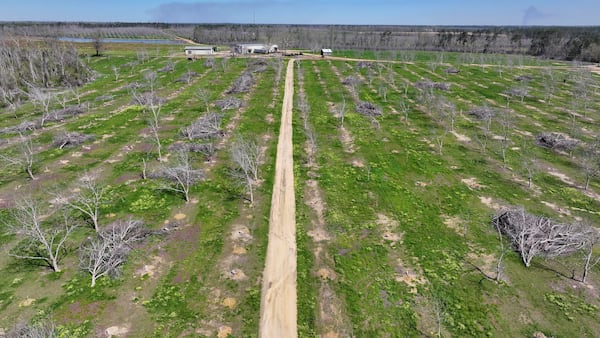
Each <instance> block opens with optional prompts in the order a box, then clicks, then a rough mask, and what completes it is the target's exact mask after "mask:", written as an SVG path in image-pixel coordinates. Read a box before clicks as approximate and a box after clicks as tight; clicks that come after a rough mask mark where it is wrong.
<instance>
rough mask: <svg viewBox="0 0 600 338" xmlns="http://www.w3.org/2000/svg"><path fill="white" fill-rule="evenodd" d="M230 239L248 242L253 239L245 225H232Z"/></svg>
mask: <svg viewBox="0 0 600 338" xmlns="http://www.w3.org/2000/svg"><path fill="white" fill-rule="evenodd" d="M231 239H232V240H234V241H238V242H249V241H251V240H252V239H253V237H252V235H250V230H249V229H248V227H247V226H245V225H234V226H233V230H232V231H231Z"/></svg>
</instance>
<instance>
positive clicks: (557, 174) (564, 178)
mask: <svg viewBox="0 0 600 338" xmlns="http://www.w3.org/2000/svg"><path fill="white" fill-rule="evenodd" d="M547 172H548V175H552V176H554V177H556V178H558V179H559V180H561V181H563V183H566V184H569V185H575V182H573V180H572V179H571V178H570V177H569V176H567V175H565V174H563V173H561V172H559V171H557V170H556V169H554V168H548V171H547Z"/></svg>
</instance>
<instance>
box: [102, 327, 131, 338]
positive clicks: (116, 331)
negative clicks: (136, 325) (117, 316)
mask: <svg viewBox="0 0 600 338" xmlns="http://www.w3.org/2000/svg"><path fill="white" fill-rule="evenodd" d="M104 333H105V334H106V336H107V337H113V336H114V337H124V336H126V335H127V334H128V333H129V325H125V326H111V327H109V328H107V329H106V330H104Z"/></svg>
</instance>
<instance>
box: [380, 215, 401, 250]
mask: <svg viewBox="0 0 600 338" xmlns="http://www.w3.org/2000/svg"><path fill="white" fill-rule="evenodd" d="M375 222H376V223H377V224H378V225H380V226H381V227H382V229H383V234H382V235H381V237H382V238H383V239H384V240H385V241H389V242H392V244H395V243H396V242H401V241H402V238H403V233H397V232H395V230H396V228H397V227H398V221H397V220H395V219H392V218H390V217H388V216H386V215H384V214H377V220H376V221H375Z"/></svg>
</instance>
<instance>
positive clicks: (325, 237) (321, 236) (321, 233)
mask: <svg viewBox="0 0 600 338" xmlns="http://www.w3.org/2000/svg"><path fill="white" fill-rule="evenodd" d="M307 235H308V236H309V237H311V238H312V239H313V241H315V242H324V241H330V240H331V235H330V234H329V233H328V232H327V231H326V230H325V229H320V228H319V229H313V230H310V231H309V232H308V233H307Z"/></svg>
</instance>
